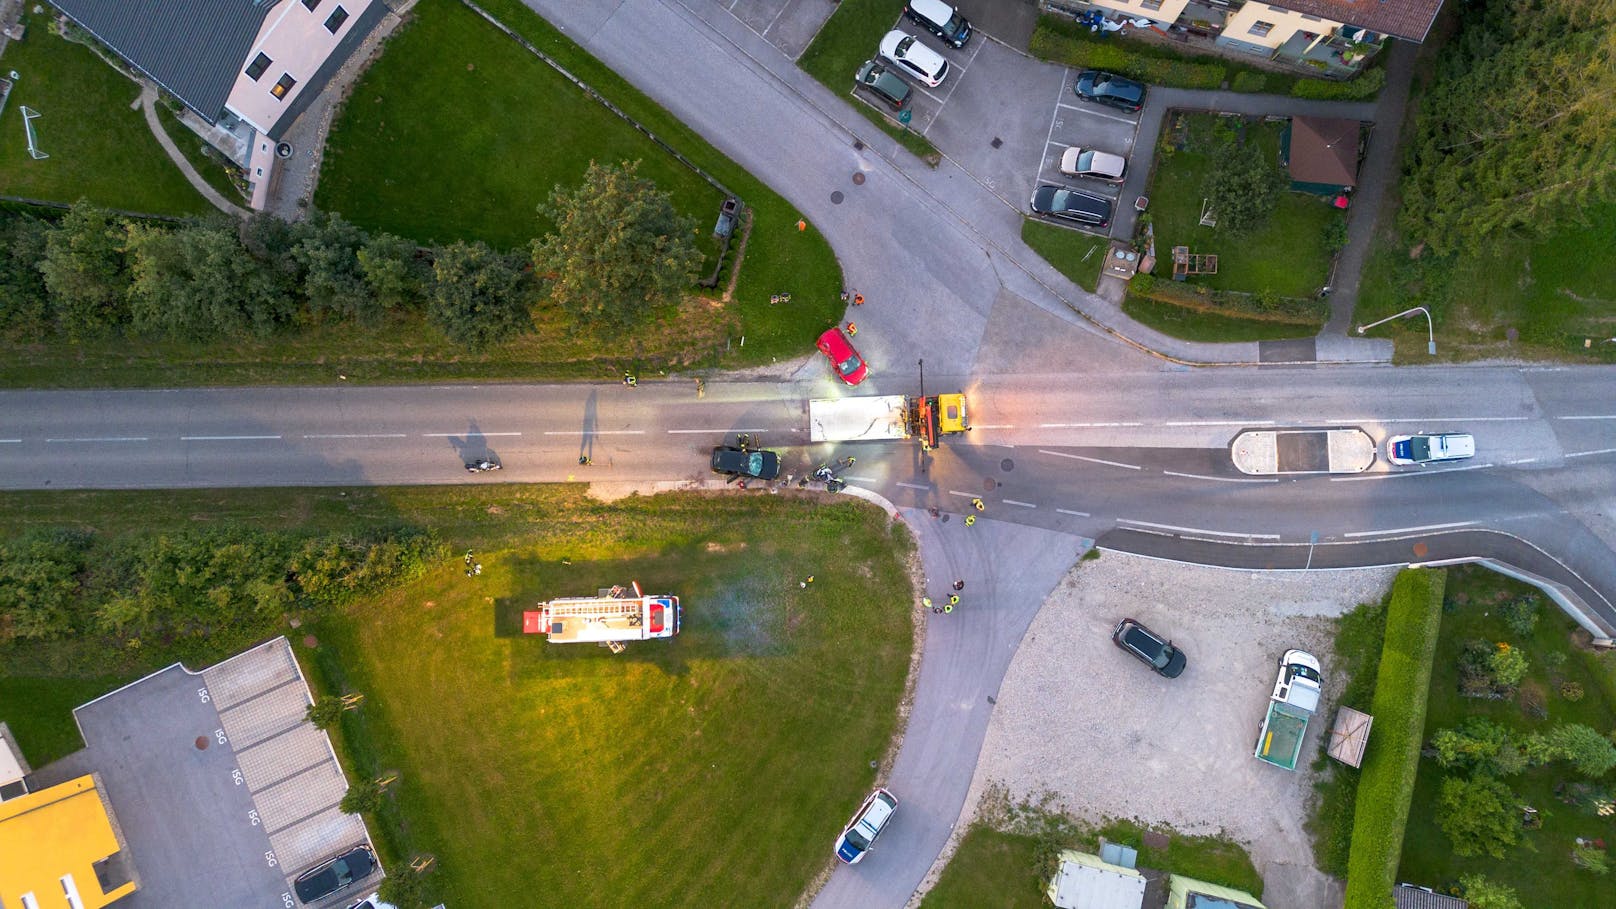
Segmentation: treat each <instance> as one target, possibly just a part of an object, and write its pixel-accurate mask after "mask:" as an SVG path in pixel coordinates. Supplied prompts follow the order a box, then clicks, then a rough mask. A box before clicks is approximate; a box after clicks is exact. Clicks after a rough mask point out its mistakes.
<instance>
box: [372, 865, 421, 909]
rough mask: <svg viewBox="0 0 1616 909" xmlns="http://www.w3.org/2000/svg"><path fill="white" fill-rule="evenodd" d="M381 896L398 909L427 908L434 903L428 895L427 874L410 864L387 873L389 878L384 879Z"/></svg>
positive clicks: (383, 900) (384, 900)
mask: <svg viewBox="0 0 1616 909" xmlns="http://www.w3.org/2000/svg"><path fill="white" fill-rule="evenodd" d="M381 898H382V902H385V903H391V904H393V905H394V906H397V907H398V909H427V907H428V906H430V905H432V904H433V903H432V900H431V899H430V898H429V897H428V896H427V887H426V876H425V875H423V874H421V873H420V872H418V871H416V870H415V869H414V868H412V867H410V866H408V865H404V866H402V867H398V868H394V869H393V870H391V871H389V872H388V873H387V879H386V880H384V881H382V889H381Z"/></svg>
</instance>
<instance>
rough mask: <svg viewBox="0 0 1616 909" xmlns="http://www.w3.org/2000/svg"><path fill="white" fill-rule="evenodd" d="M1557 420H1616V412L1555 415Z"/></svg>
mask: <svg viewBox="0 0 1616 909" xmlns="http://www.w3.org/2000/svg"><path fill="white" fill-rule="evenodd" d="M1554 419H1556V420H1616V413H1609V414H1606V413H1589V414H1577V415H1576V416H1569V417H1554Z"/></svg>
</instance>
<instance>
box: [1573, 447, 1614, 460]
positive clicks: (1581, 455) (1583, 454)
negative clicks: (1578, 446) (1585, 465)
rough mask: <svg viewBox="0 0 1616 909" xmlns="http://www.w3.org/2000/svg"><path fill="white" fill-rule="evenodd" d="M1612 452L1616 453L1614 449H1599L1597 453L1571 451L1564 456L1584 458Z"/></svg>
mask: <svg viewBox="0 0 1616 909" xmlns="http://www.w3.org/2000/svg"><path fill="white" fill-rule="evenodd" d="M1612 452H1616V448H1601V449H1599V450H1597V451H1573V452H1571V453H1570V454H1568V455H1566V457H1568V458H1586V457H1588V456H1589V455H1602V454H1611V453H1612Z"/></svg>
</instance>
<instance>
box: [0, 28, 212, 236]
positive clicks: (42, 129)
mask: <svg viewBox="0 0 1616 909" xmlns="http://www.w3.org/2000/svg"><path fill="white" fill-rule="evenodd" d="M23 21H24V22H26V23H27V26H28V37H27V38H26V39H24V40H22V41H12V42H10V43H8V44H7V46H6V52H5V56H4V57H0V72H10V71H11V70H16V71H17V73H18V75H19V76H20V78H19V79H18V80H17V82H16V85H15V87H13V88H12V90H11V98H10V99H9V100H8V101H7V102H6V109H5V112H4V113H3V114H0V195H7V196H19V197H23V198H28V199H39V200H42V201H47V202H75V201H77V200H78V199H80V198H87V199H89V200H90V201H91V202H94V203H96V204H97V205H103V206H107V207H109V208H117V209H123V210H126V211H136V212H142V213H148V214H157V215H198V214H204V213H206V212H208V211H211V210H212V207H211V206H209V205H208V203H207V201H206V200H205V199H203V198H202V197H201V195H199V194H198V193H197V192H196V190H194V189H192V188H191V185H190V184H189V183H187V182H185V178H184V177H183V176H181V174H180V172H179V169H178V168H176V167H175V166H174V163H173V162H172V161H170V160H169V159H168V156H167V155H166V154H164V153H163V149H162V146H160V145H158V144H157V139H156V138H154V137H153V136H152V134H151V130H150V129H149V128H148V127H147V126H146V119H145V117H144V115H143V114H142V113H141V112H140V111H139V110H138V109H135V110H131V109H130V107H129V105H130V102H132V101H134V100H135V98H137V97H138V96H139V95H140V89H139V88H138V87H137V86H136V85H135V83H134V82H131V81H130V80H129V79H128V78H126V77H125V76H123V75H122V74H121V73H119V72H117V71H116V70H114V69H113V68H112V67H110V66H108V65H107V64H105V63H103V62H102V61H101V58H99V57H97V56H96V55H95V54H94V53H93V52H91V51H90V50H89V49H88V48H86V47H84V46H82V45H79V44H73V43H70V42H68V41H64V40H63V39H62V38H60V37H58V36H57V35H56V34H55V33H54V32H52V31H51V16H50V14H49V13H39V14H32V13H30V14H26V15H24V17H23ZM23 105H27V106H28V107H30V108H32V109H34V110H37V111H39V112H40V114H41V116H40V118H39V119H38V120H35V121H34V129H35V131H36V132H37V135H38V139H39V148H40V150H41V151H43V152H45V153H46V154H48V155H50V157H48V158H43V159H40V160H37V161H36V160H34V159H33V158H31V157H29V155H28V143H27V141H26V139H25V133H24V130H23V120H22V108H23Z"/></svg>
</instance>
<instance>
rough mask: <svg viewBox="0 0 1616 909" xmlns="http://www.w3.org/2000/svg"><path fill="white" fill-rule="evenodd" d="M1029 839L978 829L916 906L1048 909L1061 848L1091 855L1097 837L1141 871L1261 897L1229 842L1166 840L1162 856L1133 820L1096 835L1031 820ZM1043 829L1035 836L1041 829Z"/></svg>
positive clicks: (1241, 854)
mask: <svg viewBox="0 0 1616 909" xmlns="http://www.w3.org/2000/svg"><path fill="white" fill-rule="evenodd" d="M1033 821H1034V825H1033V828H1032V830H1031V831H1030V832H1023V830H1022V829H1021V826H1020V825H1018V827H1017V831H1016V832H1005V831H1000V830H996V829H994V828H992V827H990V826H988V825H986V824H983V823H977V824H975V825H973V826H972V827H971V829H970V830H969V831H967V832H966V834H965V837H964V839H962V840H961V841H960V844H959V848H958V849H957V850H956V851H955V852H954V856H953V858H951V859H949V861H948V867H946V868H945V869H943V873H942V876H941V877H939V878H938V880H937V884H936V886H935V887H933V888H932V889H931V891H930V892H928V893H927V894H926V898H925V900H924V901H922V902H921V904H920V905H921V907H922V909H982V907H992V909H1038V907H1047V906H1048V905H1049V901H1048V899H1047V898H1046V897H1045V896H1044V891H1045V888H1046V887H1048V886H1049V880H1050V877H1051V875H1052V874H1053V873H1054V868H1055V864H1056V856H1057V854H1058V853H1059V852H1060V850H1062V849H1076V850H1078V851H1079V852H1087V853H1089V854H1090V855H1093V854H1096V853H1097V852H1098V850H1099V848H1100V845H1099V840H1100V838H1101V837H1103V838H1105V839H1107V840H1109V841H1111V842H1115V843H1123V844H1126V845H1130V846H1133V847H1135V848H1136V849H1138V850H1139V867H1140V868H1152V869H1155V870H1158V871H1168V872H1174V873H1177V874H1182V875H1186V876H1188V877H1193V878H1195V879H1196V880H1201V881H1207V882H1208V883H1213V884H1223V885H1225V886H1228V887H1234V888H1236V889H1238V890H1244V891H1246V892H1248V893H1251V894H1252V895H1254V896H1261V895H1262V891H1263V882H1262V878H1261V877H1260V876H1259V875H1258V874H1257V869H1256V867H1255V866H1254V865H1253V864H1252V862H1251V858H1250V856H1248V855H1246V852H1245V850H1244V849H1242V848H1240V846H1239V845H1238V844H1236V843H1234V842H1232V841H1230V840H1226V839H1221V838H1218V837H1209V836H1184V835H1182V834H1176V833H1175V834H1172V839H1171V841H1170V842H1169V844H1168V847H1167V848H1166V849H1152V848H1149V847H1146V846H1145V845H1144V837H1143V835H1142V834H1143V831H1144V829H1145V828H1144V827H1142V826H1141V825H1139V824H1138V823H1136V822H1134V821H1109V822H1107V823H1105V824H1104V825H1101V826H1099V827H1096V828H1087V827H1079V826H1076V825H1073V824H1071V823H1070V822H1064V821H1057V820H1055V819H1049V818H1043V819H1038V818H1035V819H1033ZM1040 828H1041V829H1040Z"/></svg>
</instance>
